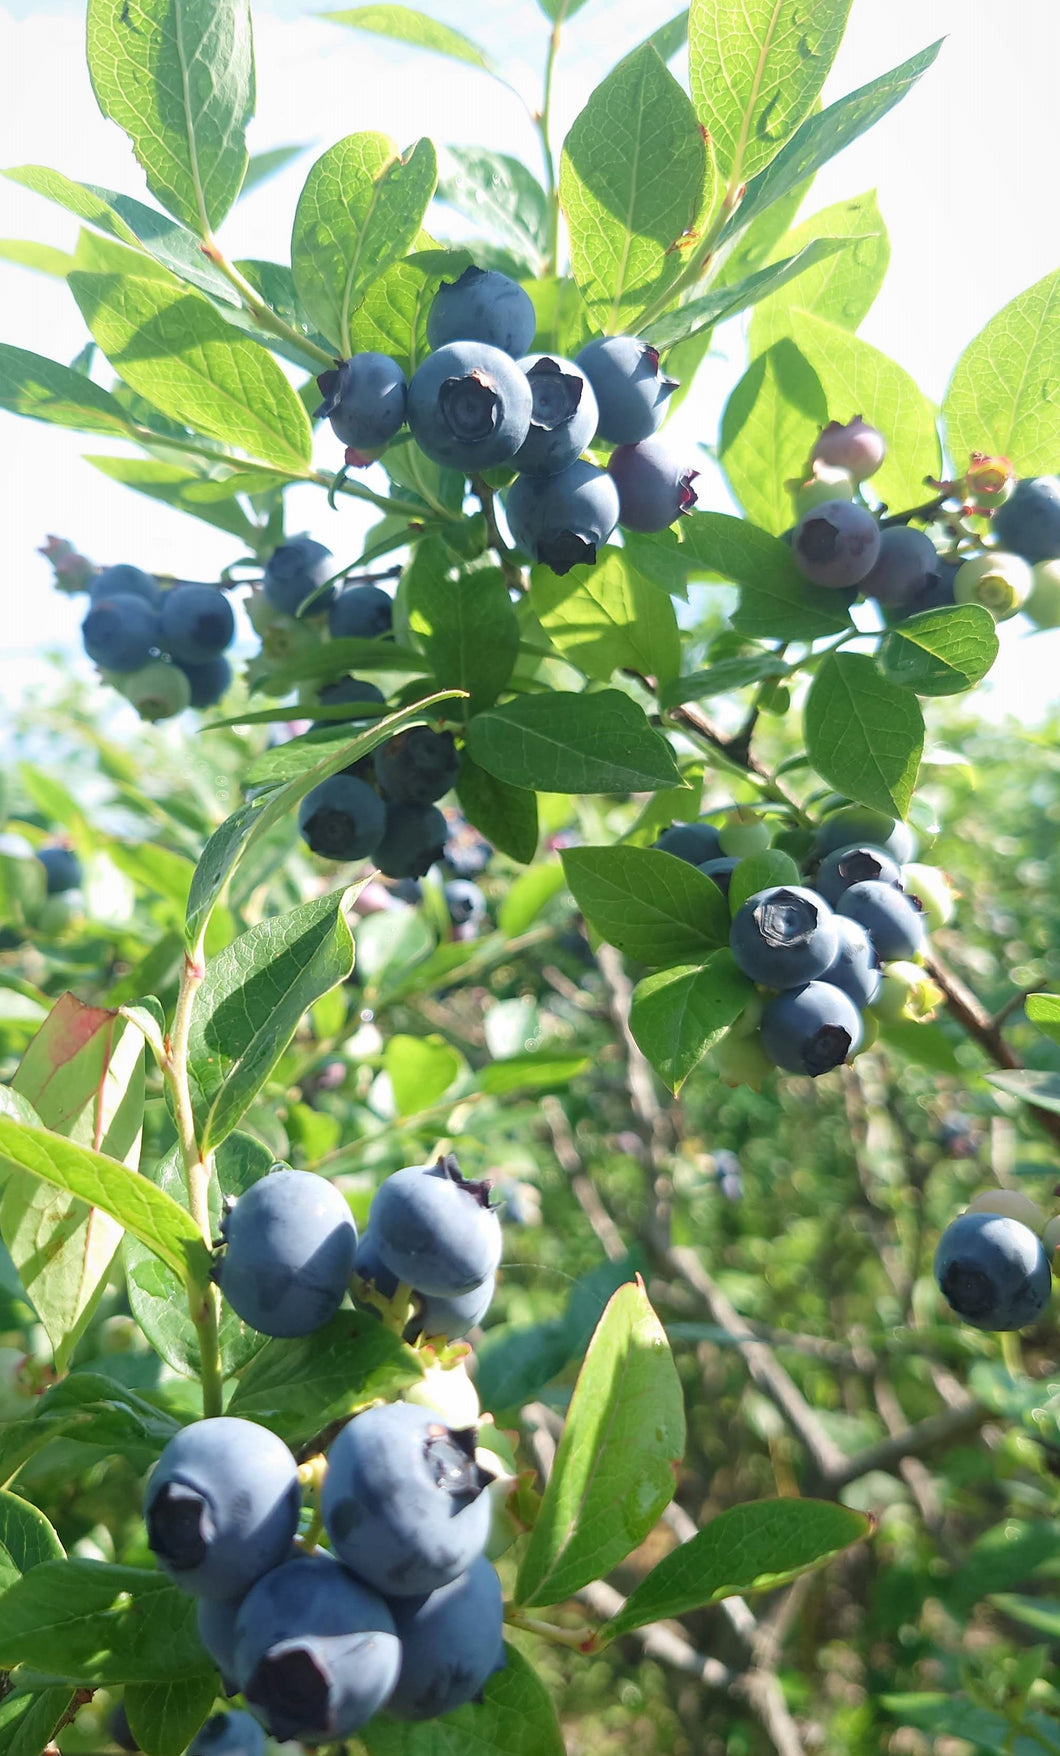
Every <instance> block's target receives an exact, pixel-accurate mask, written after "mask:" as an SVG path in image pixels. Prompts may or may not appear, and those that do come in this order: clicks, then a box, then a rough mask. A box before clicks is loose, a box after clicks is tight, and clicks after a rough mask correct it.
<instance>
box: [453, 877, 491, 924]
mask: <svg viewBox="0 0 1060 1756" xmlns="http://www.w3.org/2000/svg"><path fill="white" fill-rule="evenodd" d="M445 902H446V907H447V908H448V910H449V919H450V920H451V921H452V923H453V925H454V927H466V926H467V924H468V922H469V921H484V920H485V918H486V898H485V897H484V896H483V894H482V892H481V890H480V889H479V887H478V885H477V884H473V883H472V882H471V880H470V878H452V879H450V881H449V883H448V884H447V885H446V887H445Z"/></svg>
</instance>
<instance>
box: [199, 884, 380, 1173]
mask: <svg viewBox="0 0 1060 1756" xmlns="http://www.w3.org/2000/svg"><path fill="white" fill-rule="evenodd" d="M346 897H347V892H346V891H345V890H334V891H332V892H331V893H330V895H328V896H322V897H318V898H317V899H316V901H314V902H306V903H303V904H302V905H301V907H300V908H295V909H291V910H290V911H289V912H288V913H287V914H283V915H272V916H269V917H268V918H266V919H265V920H264V921H260V922H259V923H258V925H257V926H256V927H249V928H248V929H247V931H246V932H245V933H241V934H240V936H239V938H238V939H235V940H233V942H232V944H231V945H227V946H226V947H225V949H224V950H223V951H222V952H221V953H220V955H219V956H218V957H214V958H211V960H210V962H209V963H208V964H207V967H206V978H205V980H204V982H203V984H202V986H201V987H200V988H199V991H198V993H197V994H196V996H195V1001H194V1004H193V1006H192V1013H191V1032H190V1036H189V1039H188V1078H189V1083H190V1085H191V1093H192V1102H193V1104H194V1107H195V1115H196V1121H197V1124H198V1132H199V1144H200V1146H201V1147H202V1150H203V1151H204V1152H207V1151H209V1150H210V1149H211V1148H212V1147H215V1146H216V1145H217V1144H218V1143H219V1142H220V1141H222V1140H223V1139H224V1138H225V1136H226V1134H230V1133H231V1132H232V1129H233V1128H234V1127H235V1125H236V1123H237V1122H238V1121H239V1119H240V1117H241V1116H242V1115H243V1114H244V1113H245V1111H246V1110H247V1109H248V1108H249V1106H250V1105H251V1104H252V1103H253V1101H254V1099H255V1098H256V1097H257V1095H258V1092H259V1091H260V1090H261V1088H262V1086H263V1085H264V1084H265V1081H266V1080H267V1079H268V1077H269V1074H270V1073H271V1072H272V1069H273V1068H274V1067H275V1065H276V1063H277V1061H278V1060H279V1058H280V1056H281V1055H282V1054H283V1051H284V1050H285V1049H286V1047H287V1045H288V1043H289V1042H290V1041H291V1038H292V1037H293V1036H294V1033H295V1031H296V1030H297V1028H298V1024H299V1021H300V1019H301V1018H302V1017H303V1015H304V1014H305V1013H306V1012H307V1011H308V1010H309V1007H310V1006H312V1005H313V1004H314V1002H315V1001H317V1000H319V999H320V997H321V995H323V994H327V993H328V992H329V991H330V990H331V989H332V988H334V987H336V986H337V984H338V983H339V982H342V981H345V979H346V977H347V976H348V975H349V973H350V971H351V970H352V968H353V936H352V934H351V932H350V929H349V927H348V925H347V923H346V918H345V916H344V914H343V903H344V902H345V900H346Z"/></svg>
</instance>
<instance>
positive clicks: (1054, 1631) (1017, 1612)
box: [989, 1591, 1060, 1640]
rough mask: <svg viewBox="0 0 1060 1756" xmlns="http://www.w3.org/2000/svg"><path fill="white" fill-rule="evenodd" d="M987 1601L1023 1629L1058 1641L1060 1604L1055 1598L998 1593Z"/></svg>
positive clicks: (1059, 1637)
mask: <svg viewBox="0 0 1060 1756" xmlns="http://www.w3.org/2000/svg"><path fill="white" fill-rule="evenodd" d="M989 1601H990V1602H991V1603H992V1604H993V1606H994V1608H995V1609H997V1610H1000V1611H1001V1613H1002V1615H1005V1616H1011V1617H1012V1620H1013V1621H1014V1622H1021V1623H1022V1624H1023V1626H1024V1627H1025V1628H1033V1629H1035V1630H1036V1632H1037V1633H1039V1634H1047V1635H1048V1636H1049V1638H1050V1640H1056V1639H1060V1603H1057V1601H1056V1599H1055V1598H1041V1597H1019V1596H1018V1595H1017V1594H1016V1593H1015V1592H1008V1591H999V1592H995V1593H993V1594H992V1595H991V1597H990V1600H989Z"/></svg>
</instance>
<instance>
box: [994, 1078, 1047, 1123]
mask: <svg viewBox="0 0 1060 1756" xmlns="http://www.w3.org/2000/svg"><path fill="white" fill-rule="evenodd" d="M986 1077H987V1079H988V1080H989V1081H990V1084H991V1085H996V1086H999V1087H1000V1089H1001V1090H1002V1091H1007V1092H1011V1094H1012V1096H1013V1097H1018V1098H1022V1099H1023V1101H1024V1103H1026V1104H1033V1105H1034V1107H1035V1109H1037V1110H1051V1111H1052V1112H1053V1114H1054V1115H1060V1073H1042V1072H1039V1071H1037V1070H1031V1069H1028V1068H1021V1069H1020V1070H1019V1072H1017V1073H988V1074H987V1075H986Z"/></svg>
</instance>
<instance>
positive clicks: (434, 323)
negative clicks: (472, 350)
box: [427, 266, 537, 360]
mask: <svg viewBox="0 0 1060 1756" xmlns="http://www.w3.org/2000/svg"><path fill="white" fill-rule="evenodd" d="M536 328H537V314H536V313H535V311H534V305H533V300H532V299H531V297H530V295H529V293H527V292H524V291H523V289H522V287H521V286H520V285H519V282H518V281H514V280H511V279H510V278H509V276H508V275H506V274H500V273H498V271H497V270H496V269H495V268H475V267H474V266H472V267H470V268H465V270H464V272H463V274H462V275H461V276H460V278H459V280H453V281H449V280H443V282H442V284H441V286H440V287H439V288H438V291H437V292H436V293H435V295H434V299H433V300H432V302H431V308H430V311H429V312H428V315H427V340H428V341H429V342H430V344H431V347H432V348H443V347H445V346H446V344H447V343H448V342H454V341H479V342H486V343H487V344H488V346H490V347H491V348H499V349H500V350H501V351H502V352H503V353H506V354H509V355H510V356H511V358H512V359H515V360H517V359H519V358H520V356H521V355H523V354H525V353H526V352H527V351H528V349H529V347H530V344H531V342H532V341H533V339H534V330H535V329H536Z"/></svg>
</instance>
